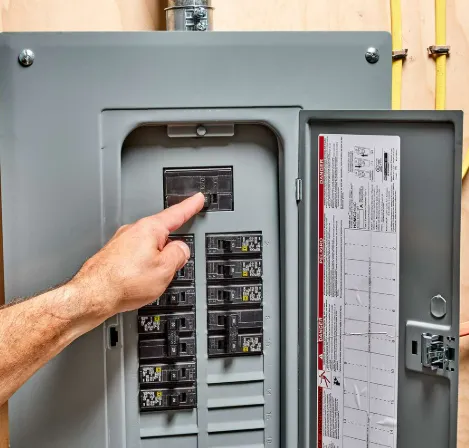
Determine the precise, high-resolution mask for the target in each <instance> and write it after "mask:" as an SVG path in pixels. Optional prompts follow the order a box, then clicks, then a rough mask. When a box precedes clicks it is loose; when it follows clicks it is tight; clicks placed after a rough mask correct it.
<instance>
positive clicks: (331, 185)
mask: <svg viewBox="0 0 469 448" xmlns="http://www.w3.org/2000/svg"><path fill="white" fill-rule="evenodd" d="M318 153H319V164H318V167H319V168H318V169H319V172H318V184H319V185H318V207H319V208H318V220H319V223H318V338H317V341H318V342H317V344H318V359H317V387H318V432H317V433H318V444H317V446H318V447H320V448H321V447H323V448H368V447H371V448H383V447H384V448H386V447H389V448H396V446H397V435H396V428H397V369H398V349H399V344H398V338H399V334H398V333H399V204H400V196H399V195H400V188H399V187H400V138H399V137H397V136H373V135H332V134H325V135H320V136H319V151H318Z"/></svg>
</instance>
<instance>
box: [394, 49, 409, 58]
mask: <svg viewBox="0 0 469 448" xmlns="http://www.w3.org/2000/svg"><path fill="white" fill-rule="evenodd" d="M408 52H409V50H408V49H407V48H404V49H402V50H393V52H392V60H393V61H399V60H401V59H404V60H405V59H407V53H408Z"/></svg>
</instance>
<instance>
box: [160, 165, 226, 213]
mask: <svg viewBox="0 0 469 448" xmlns="http://www.w3.org/2000/svg"><path fill="white" fill-rule="evenodd" d="M163 188H164V207H165V208H168V207H171V206H172V205H175V204H178V203H179V202H181V201H183V200H184V199H187V198H188V197H190V196H192V195H194V194H196V193H199V192H201V193H203V195H204V198H205V201H204V208H203V210H204V211H206V212H220V211H232V210H233V208H234V202H233V168H232V167H216V168H164V169H163Z"/></svg>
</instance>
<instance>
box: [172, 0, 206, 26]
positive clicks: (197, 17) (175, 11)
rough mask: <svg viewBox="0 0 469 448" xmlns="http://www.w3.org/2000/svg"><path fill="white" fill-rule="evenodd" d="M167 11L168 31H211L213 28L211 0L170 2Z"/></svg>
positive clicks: (178, 0)
mask: <svg viewBox="0 0 469 448" xmlns="http://www.w3.org/2000/svg"><path fill="white" fill-rule="evenodd" d="M165 11H166V29H167V30H168V31H211V30H212V28H213V7H212V1H211V0H169V2H168V8H166V9H165Z"/></svg>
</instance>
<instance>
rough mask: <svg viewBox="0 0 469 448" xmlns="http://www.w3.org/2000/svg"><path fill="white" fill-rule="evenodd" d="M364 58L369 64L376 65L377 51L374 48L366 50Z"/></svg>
mask: <svg viewBox="0 0 469 448" xmlns="http://www.w3.org/2000/svg"><path fill="white" fill-rule="evenodd" d="M365 58H366V60H367V61H368V62H369V63H370V64H376V63H377V62H378V61H379V51H378V49H377V48H375V47H370V48H368V50H366V53H365Z"/></svg>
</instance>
